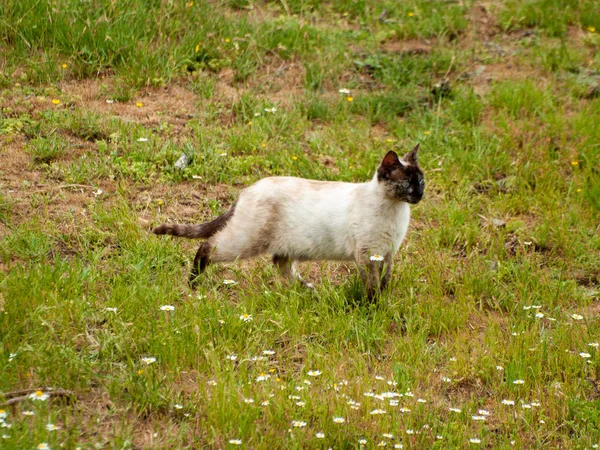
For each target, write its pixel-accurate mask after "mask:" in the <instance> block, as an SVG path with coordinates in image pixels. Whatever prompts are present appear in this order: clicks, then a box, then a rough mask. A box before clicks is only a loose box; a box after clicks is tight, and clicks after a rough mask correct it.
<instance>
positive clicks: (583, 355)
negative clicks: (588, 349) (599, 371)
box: [579, 352, 592, 359]
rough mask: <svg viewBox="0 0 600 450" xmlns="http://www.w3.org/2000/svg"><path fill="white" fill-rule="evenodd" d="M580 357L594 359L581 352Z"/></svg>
mask: <svg viewBox="0 0 600 450" xmlns="http://www.w3.org/2000/svg"><path fill="white" fill-rule="evenodd" d="M579 356H581V357H582V358H586V359H587V358H591V357H592V355H590V354H589V353H585V352H581V353H580V354H579Z"/></svg>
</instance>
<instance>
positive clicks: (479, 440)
mask: <svg viewBox="0 0 600 450" xmlns="http://www.w3.org/2000/svg"><path fill="white" fill-rule="evenodd" d="M469 442H470V443H471V444H481V439H479V438H471V439H469Z"/></svg>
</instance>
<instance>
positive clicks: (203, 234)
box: [152, 203, 235, 239]
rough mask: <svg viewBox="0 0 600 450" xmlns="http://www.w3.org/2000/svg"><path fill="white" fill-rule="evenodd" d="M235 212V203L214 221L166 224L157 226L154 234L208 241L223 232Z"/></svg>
mask: <svg viewBox="0 0 600 450" xmlns="http://www.w3.org/2000/svg"><path fill="white" fill-rule="evenodd" d="M234 211H235V203H234V204H233V205H232V206H231V208H230V209H229V210H228V211H227V212H226V213H225V214H222V215H220V216H219V217H217V218H216V219H214V220H211V221H210V222H206V223H200V224H196V225H182V224H168V223H164V224H162V225H159V226H157V227H156V228H155V229H154V230H152V232H153V233H154V234H170V235H171V236H179V237H185V238H190V239H207V238H209V237H211V236H212V235H214V234H217V232H219V231H221V230H222V229H223V228H225V225H227V222H229V219H231V218H232V217H233V213H234Z"/></svg>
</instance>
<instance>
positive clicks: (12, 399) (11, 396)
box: [0, 389, 76, 407]
mask: <svg viewBox="0 0 600 450" xmlns="http://www.w3.org/2000/svg"><path fill="white" fill-rule="evenodd" d="M37 391H42V392H44V394H46V395H48V396H50V397H65V398H68V399H70V398H74V397H76V396H75V394H74V393H73V391H68V390H66V389H52V390H44V389H23V390H21V391H14V392H7V393H6V394H4V397H5V398H7V399H8V400H7V401H5V402H4V403H0V407H5V406H10V405H15V404H17V403H20V402H23V401H25V400H27V399H28V398H29V395H30V394H33V393H34V392H37Z"/></svg>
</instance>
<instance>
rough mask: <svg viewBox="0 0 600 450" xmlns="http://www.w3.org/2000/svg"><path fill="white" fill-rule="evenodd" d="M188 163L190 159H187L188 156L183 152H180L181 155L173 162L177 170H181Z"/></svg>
mask: <svg viewBox="0 0 600 450" xmlns="http://www.w3.org/2000/svg"><path fill="white" fill-rule="evenodd" d="M189 163H190V160H189V158H188V156H187V155H186V154H185V153H182V154H181V156H180V157H179V159H178V160H177V162H176V163H175V168H176V169H179V170H183V169H185V168H186V167H187V166H188V164H189Z"/></svg>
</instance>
